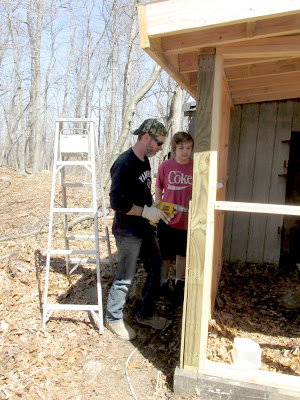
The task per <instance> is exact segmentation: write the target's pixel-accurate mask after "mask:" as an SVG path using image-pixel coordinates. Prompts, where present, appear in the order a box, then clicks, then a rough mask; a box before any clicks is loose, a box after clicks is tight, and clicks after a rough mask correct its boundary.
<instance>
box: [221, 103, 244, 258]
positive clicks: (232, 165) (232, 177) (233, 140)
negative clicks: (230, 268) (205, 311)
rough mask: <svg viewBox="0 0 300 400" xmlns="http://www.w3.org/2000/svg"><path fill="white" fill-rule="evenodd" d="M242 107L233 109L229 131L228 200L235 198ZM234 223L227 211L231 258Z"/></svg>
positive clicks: (226, 247)
mask: <svg viewBox="0 0 300 400" xmlns="http://www.w3.org/2000/svg"><path fill="white" fill-rule="evenodd" d="M241 119H242V107H241V106H239V105H237V106H235V107H234V109H233V113H232V118H231V125H230V131H229V154H228V181H227V186H226V200H227V201H234V200H235V187H236V178H237V171H238V157H239V141H240V134H241ZM232 225H233V213H232V212H227V213H225V230H224V240H223V258H224V260H226V261H229V259H230V248H231V235H232Z"/></svg>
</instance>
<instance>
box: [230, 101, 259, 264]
mask: <svg viewBox="0 0 300 400" xmlns="http://www.w3.org/2000/svg"><path fill="white" fill-rule="evenodd" d="M258 113H259V105H258V104H247V105H245V106H243V107H242V120H241V128H240V129H241V133H240V145H239V157H238V164H237V176H236V188H235V201H240V202H241V201H249V200H250V199H251V193H252V185H253V171H254V165H255V150H256V141H257V128H258V115H259V114H258ZM249 220H250V216H249V215H247V214H240V213H235V214H234V215H233V223H232V242H231V250H230V260H231V261H241V262H245V261H246V251H247V245H248V228H249Z"/></svg>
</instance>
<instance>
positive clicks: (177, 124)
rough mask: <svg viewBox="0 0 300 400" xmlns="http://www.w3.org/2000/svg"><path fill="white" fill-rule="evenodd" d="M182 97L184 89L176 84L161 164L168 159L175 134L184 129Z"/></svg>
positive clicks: (170, 103)
mask: <svg viewBox="0 0 300 400" xmlns="http://www.w3.org/2000/svg"><path fill="white" fill-rule="evenodd" d="M170 79H172V78H170ZM182 96H183V89H182V88H181V87H180V86H179V85H178V84H177V83H176V85H175V90H174V92H173V96H172V97H171V101H169V102H168V117H167V122H166V128H167V131H168V136H167V139H166V141H165V145H164V147H163V149H162V151H161V153H160V156H159V160H160V162H161V161H162V160H164V159H165V158H166V156H167V154H168V152H169V151H170V149H171V147H170V145H171V141H172V137H173V135H174V133H176V132H178V131H180V130H181V129H182V120H183V113H182Z"/></svg>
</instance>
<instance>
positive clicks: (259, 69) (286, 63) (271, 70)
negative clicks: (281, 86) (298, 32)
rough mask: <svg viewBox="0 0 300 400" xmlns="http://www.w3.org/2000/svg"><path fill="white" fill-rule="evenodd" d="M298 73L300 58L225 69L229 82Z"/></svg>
mask: <svg viewBox="0 0 300 400" xmlns="http://www.w3.org/2000/svg"><path fill="white" fill-rule="evenodd" d="M296 71H300V58H289V59H287V60H276V61H267V62H264V63H251V64H250V65H243V66H239V67H231V68H226V67H225V74H226V78H227V80H228V81H231V80H234V79H243V78H252V77H256V76H264V75H275V74H282V73H287V72H296Z"/></svg>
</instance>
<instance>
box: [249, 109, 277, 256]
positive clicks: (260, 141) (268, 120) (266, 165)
mask: <svg viewBox="0 0 300 400" xmlns="http://www.w3.org/2000/svg"><path fill="white" fill-rule="evenodd" d="M276 115H277V103H275V102H270V103H262V104H261V105H260V110H259V121H258V130H257V143H256V151H255V165H254V176H253V187H252V196H251V201H252V202H254V203H268V202H269V189H270V182H271V176H272V158H273V148H274V138H275V128H276V118H274V116H276ZM266 223H267V215H258V214H251V215H250V222H249V231H248V246H247V257H246V261H247V262H257V263H262V262H263V253H264V241H265V234H266V232H265V231H266ZM274 234H275V235H277V231H276V232H274ZM279 248H280V247H279Z"/></svg>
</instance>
